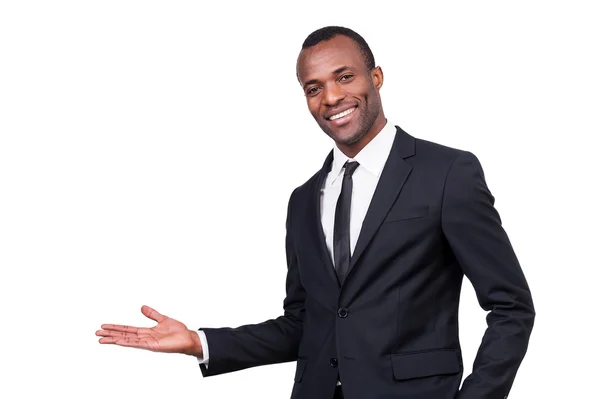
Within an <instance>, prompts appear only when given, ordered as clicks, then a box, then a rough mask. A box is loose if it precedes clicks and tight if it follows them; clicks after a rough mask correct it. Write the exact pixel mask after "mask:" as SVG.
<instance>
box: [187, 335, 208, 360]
mask: <svg viewBox="0 0 600 399" xmlns="http://www.w3.org/2000/svg"><path fill="white" fill-rule="evenodd" d="M188 332H189V333H190V338H191V340H192V344H191V346H190V348H189V349H188V350H187V351H186V354H187V355H190V356H196V357H199V358H202V357H203V356H204V352H203V350H202V343H201V342H200V337H199V336H198V332H197V331H195V330H188Z"/></svg>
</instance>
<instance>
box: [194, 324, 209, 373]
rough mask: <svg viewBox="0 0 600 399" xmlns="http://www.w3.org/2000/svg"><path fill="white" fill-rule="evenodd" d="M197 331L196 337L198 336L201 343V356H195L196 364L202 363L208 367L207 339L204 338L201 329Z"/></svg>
mask: <svg viewBox="0 0 600 399" xmlns="http://www.w3.org/2000/svg"><path fill="white" fill-rule="evenodd" d="M196 332H197V333H198V338H200V344H201V345H202V357H198V356H196V359H198V364H204V365H205V366H206V368H208V357H209V355H208V341H207V340H206V334H205V333H204V331H202V330H198V331H196Z"/></svg>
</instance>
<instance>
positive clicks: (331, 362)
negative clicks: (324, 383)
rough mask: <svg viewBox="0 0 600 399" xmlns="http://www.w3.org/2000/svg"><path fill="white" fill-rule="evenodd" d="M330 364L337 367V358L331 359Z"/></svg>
mask: <svg viewBox="0 0 600 399" xmlns="http://www.w3.org/2000/svg"><path fill="white" fill-rule="evenodd" d="M329 364H330V365H331V367H337V365H338V361H337V359H336V358H335V357H332V358H331V359H329Z"/></svg>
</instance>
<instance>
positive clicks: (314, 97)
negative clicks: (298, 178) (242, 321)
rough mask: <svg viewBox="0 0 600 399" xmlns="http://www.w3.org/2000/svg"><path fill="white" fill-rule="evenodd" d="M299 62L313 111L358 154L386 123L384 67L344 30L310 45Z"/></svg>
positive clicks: (336, 137) (334, 136)
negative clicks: (370, 61) (371, 64)
mask: <svg viewBox="0 0 600 399" xmlns="http://www.w3.org/2000/svg"><path fill="white" fill-rule="evenodd" d="M296 68H297V74H298V79H299V81H300V84H301V85H302V88H303V89H304V94H305V96H306V102H307V104H308V109H309V111H310V113H311V114H312V116H313V117H314V118H315V120H316V121H317V123H318V124H319V126H320V127H321V129H323V131H324V132H325V133H326V134H327V135H328V136H329V137H331V138H332V139H333V140H334V141H335V142H336V144H337V146H338V148H339V149H340V150H341V151H342V152H344V153H345V154H346V155H347V156H349V157H354V156H355V155H356V154H357V153H358V152H359V151H360V150H361V149H362V148H364V146H365V145H367V144H368V143H369V141H371V139H372V138H373V137H375V136H376V135H377V133H379V131H380V130H381V129H383V127H384V126H385V122H386V120H385V116H384V114H383V109H382V107H381V98H380V96H379V89H380V88H381V86H382V84H383V72H382V71H381V68H379V67H376V68H373V69H371V70H369V69H368V68H367V65H366V62H365V57H364V55H363V53H362V52H361V51H360V47H359V46H358V44H356V42H354V40H352V39H350V38H349V37H347V36H343V35H338V36H335V37H333V38H331V39H329V40H326V41H322V42H320V43H318V44H316V45H315V46H312V47H309V48H306V49H304V50H302V51H301V52H300V55H299V57H298V63H297V67H296Z"/></svg>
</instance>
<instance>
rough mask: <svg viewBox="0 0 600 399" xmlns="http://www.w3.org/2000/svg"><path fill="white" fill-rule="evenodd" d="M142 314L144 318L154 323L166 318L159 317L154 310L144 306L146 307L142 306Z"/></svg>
mask: <svg viewBox="0 0 600 399" xmlns="http://www.w3.org/2000/svg"><path fill="white" fill-rule="evenodd" d="M142 313H143V314H144V316H146V317H148V318H150V319H152V320H154V321H156V322H159V323H160V322H161V321H163V320H165V319H166V318H167V316H163V315H161V314H160V313H158V312H157V311H156V310H154V309H152V308H151V307H150V306H146V305H144V306H142Z"/></svg>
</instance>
